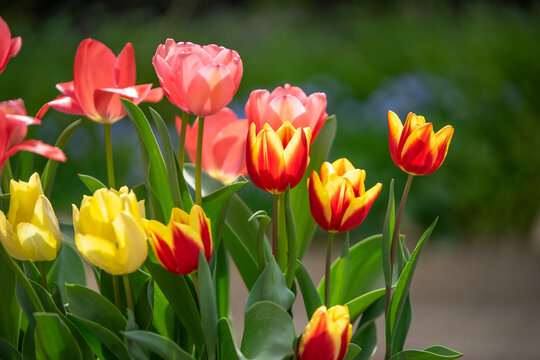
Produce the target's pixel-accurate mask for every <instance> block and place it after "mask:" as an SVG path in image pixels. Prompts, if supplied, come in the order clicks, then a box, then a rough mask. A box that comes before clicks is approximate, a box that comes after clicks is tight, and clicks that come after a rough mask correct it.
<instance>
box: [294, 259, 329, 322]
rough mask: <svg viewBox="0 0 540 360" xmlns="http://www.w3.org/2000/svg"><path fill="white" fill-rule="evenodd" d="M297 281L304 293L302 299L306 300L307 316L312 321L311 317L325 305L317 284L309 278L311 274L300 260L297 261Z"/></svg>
mask: <svg viewBox="0 0 540 360" xmlns="http://www.w3.org/2000/svg"><path fill="white" fill-rule="evenodd" d="M296 280H297V281H298V285H299V286H300V291H302V298H303V299H304V307H305V308H306V315H307V318H308V319H311V316H312V315H313V313H314V312H315V310H317V308H319V307H320V306H321V305H322V304H323V303H322V300H321V297H320V296H319V293H318V292H317V289H316V288H315V284H314V283H313V281H312V280H311V278H310V277H309V273H308V272H307V270H306V268H305V267H304V265H302V263H301V262H300V260H298V261H297V268H296Z"/></svg>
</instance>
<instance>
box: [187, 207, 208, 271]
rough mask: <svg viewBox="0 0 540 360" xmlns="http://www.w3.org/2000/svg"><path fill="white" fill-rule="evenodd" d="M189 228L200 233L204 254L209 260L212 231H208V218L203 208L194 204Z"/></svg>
mask: <svg viewBox="0 0 540 360" xmlns="http://www.w3.org/2000/svg"><path fill="white" fill-rule="evenodd" d="M190 217H191V228H192V229H193V231H194V232H195V233H197V234H199V235H200V238H201V242H202V244H203V250H204V256H205V257H206V260H207V261H210V257H211V256H212V232H211V231H210V219H209V218H207V217H206V214H205V213H204V210H203V209H202V207H200V206H199V205H197V204H195V205H193V207H192V208H191V212H190Z"/></svg>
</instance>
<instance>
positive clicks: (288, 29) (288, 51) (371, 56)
mask: <svg viewBox="0 0 540 360" xmlns="http://www.w3.org/2000/svg"><path fill="white" fill-rule="evenodd" d="M2 17H3V18H4V20H6V21H7V23H8V24H9V26H10V28H11V31H12V34H13V36H22V38H23V46H22V49H21V51H20V53H19V55H18V56H17V57H15V58H13V59H11V61H10V62H9V64H8V66H7V68H6V70H5V71H4V73H3V74H1V75H0V84H1V85H0V100H8V99H14V98H19V97H20V98H23V99H24V101H25V103H26V106H27V109H28V111H29V113H30V114H35V113H36V112H37V110H38V109H39V108H40V107H41V106H42V105H43V104H44V103H45V102H47V101H50V100H52V99H53V98H55V97H56V96H57V95H58V92H57V90H56V89H55V87H54V86H55V84H56V83H59V82H64V81H70V80H72V79H73V75H72V74H73V73H72V71H73V59H74V56H75V51H76V49H77V46H78V44H79V43H80V42H81V41H82V40H83V39H85V38H88V37H92V38H95V39H97V40H100V41H102V42H103V43H105V44H106V45H107V46H109V47H110V48H111V49H112V50H113V51H114V52H115V53H118V52H119V51H120V50H121V49H122V47H123V46H124V45H125V43H126V42H128V41H129V42H132V43H133V45H134V47H135V53H136V58H137V75H138V81H137V82H138V83H141V84H142V83H147V82H152V83H154V84H156V85H158V80H157V77H156V75H155V73H154V69H153V67H152V64H151V58H152V56H153V54H154V52H155V50H156V47H157V46H158V45H159V44H161V43H163V42H164V41H165V39H166V38H168V37H171V38H174V39H175V40H176V41H192V42H195V43H200V44H207V43H215V44H219V45H223V46H226V47H228V48H232V49H235V50H237V51H238V52H239V54H240V55H241V57H242V60H243V63H244V76H243V79H242V83H241V85H240V89H239V90H238V93H237V95H236V96H235V99H234V100H233V102H232V104H231V107H232V108H233V109H234V110H235V111H236V112H237V113H239V114H241V115H243V107H244V104H245V101H246V100H247V98H248V96H249V93H250V92H251V91H252V90H254V89H257V88H267V89H273V88H274V87H276V86H278V85H283V84H284V83H291V84H293V85H297V86H300V87H302V88H303V89H304V90H305V91H306V92H307V93H312V92H315V91H322V92H325V93H326V94H327V96H328V108H327V112H328V113H329V114H336V115H337V118H338V124H339V125H338V133H337V136H336V139H335V143H334V147H333V150H332V153H331V155H330V159H331V160H334V159H337V158H339V157H348V158H349V159H350V160H351V161H352V162H353V164H354V165H356V166H357V167H360V168H364V169H366V171H367V180H366V185H367V186H368V187H371V186H372V185H373V184H375V183H376V182H382V183H383V184H384V187H383V191H382V193H381V195H380V197H379V199H378V200H377V202H376V204H375V205H374V207H373V210H372V213H371V214H370V215H369V216H368V218H367V219H366V222H365V223H364V224H363V225H362V226H361V227H360V229H359V230H358V231H359V233H361V234H362V235H363V234H371V233H374V232H378V231H380V229H381V228H382V222H383V217H384V211H385V208H386V201H387V197H388V186H389V182H390V179H391V178H395V179H396V193H397V194H400V193H401V191H402V188H403V186H404V183H405V180H406V175H405V174H404V173H402V172H401V171H400V170H399V169H398V168H397V167H396V166H395V165H394V164H393V162H392V160H391V157H390V154H389V151H388V134H387V119H386V112H387V110H389V109H391V110H393V111H395V112H396V113H397V114H398V115H399V116H400V118H401V119H402V120H403V121H404V120H405V117H406V115H407V113H408V112H410V111H412V112H415V113H417V114H422V115H424V116H425V117H426V119H427V120H428V121H431V122H433V123H434V128H435V130H438V129H440V128H442V127H443V126H444V125H446V124H451V125H452V126H454V128H455V134H454V138H453V139H452V143H451V146H450V150H449V152H448V156H447V159H446V161H445V163H444V164H443V166H442V167H441V168H440V169H439V170H438V171H437V172H435V173H434V174H432V175H430V176H427V177H420V178H417V179H415V181H414V183H413V188H412V193H411V196H410V197H409V201H408V204H407V220H408V222H409V223H410V224H416V225H417V226H418V227H419V228H420V229H422V228H425V227H427V225H428V224H429V223H431V221H432V220H433V219H434V218H435V217H436V216H437V215H440V216H441V219H440V221H439V225H438V230H437V235H438V237H439V238H448V239H457V240H463V241H472V240H484V239H490V240H492V239H502V238H505V237H507V236H509V235H511V236H512V238H521V239H523V241H528V240H529V239H530V238H531V233H532V231H533V228H534V226H535V223H536V221H538V217H539V209H540V206H539V200H540V186H539V185H540V159H539V158H540V157H539V154H540V101H539V100H538V96H539V94H540V4H537V3H535V2H532V1H522V2H518V3H516V2H511V3H510V2H508V3H507V2H501V1H498V2H487V1H485V2H481V1H451V2H446V3H443V2H437V1H420V2H412V1H390V2H384V4H383V3H382V2H381V3H379V2H376V1H367V2H362V3H361V5H357V4H354V3H351V2H346V1H341V2H333V3H332V5H330V4H329V3H327V2H324V1H318V2H308V1H292V2H286V1H265V0H259V1H254V2H248V1H228V2H218V1H204V0H203V1H195V2H192V1H188V0H185V1H173V0H170V1H166V0H155V1H152V2H151V3H149V2H147V1H131V2H127V1H125V2H114V1H113V2H111V1H107V2H106V1H101V2H92V3H91V4H90V3H87V2H83V1H80V0H79V1H70V2H61V1H51V2H39V1H38V0H24V1H19V2H17V3H11V4H9V5H8V6H7V7H4V8H3V9H2ZM152 106H153V107H154V108H156V109H157V110H158V111H159V112H160V113H162V115H164V118H165V119H166V120H168V121H169V124H170V126H171V131H172V132H173V135H174V141H177V136H176V134H175V132H174V127H173V118H174V115H176V114H178V113H179V111H178V109H176V108H175V107H174V106H173V105H172V104H170V103H169V102H168V100H166V99H164V100H163V101H162V102H161V103H159V104H155V105H152ZM142 107H143V109H146V108H147V107H148V105H147V104H143V105H142ZM74 119H75V117H73V116H68V115H65V114H61V113H59V112H56V111H54V110H50V111H49V113H48V114H47V116H46V117H45V118H44V119H43V124H42V125H41V126H39V127H35V128H34V130H33V132H34V134H33V135H35V136H36V137H37V138H39V139H43V140H45V141H46V142H49V143H53V142H54V140H55V138H56V137H57V136H58V134H59V133H60V132H61V130H62V129H63V128H64V127H65V126H67V125H68V124H69V123H71V122H72V121H73V120H74ZM112 130H113V142H114V149H115V165H116V168H117V170H116V172H117V183H119V184H122V183H125V184H127V185H129V186H134V185H136V184H138V183H140V182H142V179H143V170H142V168H141V166H140V155H139V147H138V145H137V140H136V135H135V132H134V130H133V129H132V127H131V123H130V122H129V121H128V120H126V119H124V120H121V121H120V122H118V123H116V124H115V125H114V126H113V127H112ZM66 153H67V156H68V162H67V163H66V164H64V165H61V166H60V168H59V173H58V175H57V179H56V183H55V187H54V189H53V196H52V199H51V200H52V202H53V205H54V206H55V207H56V208H57V209H58V212H60V213H64V214H66V216H67V217H69V214H70V212H71V203H76V204H79V203H80V200H81V197H82V195H81V194H82V193H84V192H85V188H84V187H83V185H82V184H81V183H80V181H79V180H78V179H77V178H76V174H77V173H85V174H90V175H93V176H96V177H98V178H100V179H102V180H105V179H106V175H105V162H104V159H105V154H104V145H103V129H102V126H101V125H99V124H95V123H92V122H91V121H88V120H87V121H84V123H83V126H81V127H80V128H79V129H78V130H77V132H76V133H75V135H74V137H73V138H72V140H71V141H70V143H69V145H68V147H67V149H66ZM33 161H34V164H35V166H36V168H37V169H42V166H43V164H44V161H43V160H42V159H41V158H39V157H37V156H36V157H34V158H33ZM15 162H16V161H12V163H13V164H15ZM242 191H243V192H244V193H247V194H248V195H249V196H248V198H249V201H250V204H251V205H252V206H253V208H255V207H257V208H258V207H266V208H269V207H270V202H271V199H270V196H269V195H268V194H266V193H264V192H262V191H259V190H255V189H254V187H253V186H252V185H250V186H249V189H245V190H242ZM306 211H307V209H306Z"/></svg>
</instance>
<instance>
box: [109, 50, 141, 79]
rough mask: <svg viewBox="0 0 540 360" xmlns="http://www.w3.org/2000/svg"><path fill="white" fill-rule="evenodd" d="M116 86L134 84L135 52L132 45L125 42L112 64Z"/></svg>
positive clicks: (135, 76) (135, 75)
mask: <svg viewBox="0 0 540 360" xmlns="http://www.w3.org/2000/svg"><path fill="white" fill-rule="evenodd" d="M114 75H115V78H116V86H117V87H119V88H125V87H130V86H133V85H135V82H136V78H137V73H136V71H135V52H134V51H133V45H131V43H127V44H126V46H124V48H123V49H122V51H120V54H118V57H117V58H116V62H115V64H114Z"/></svg>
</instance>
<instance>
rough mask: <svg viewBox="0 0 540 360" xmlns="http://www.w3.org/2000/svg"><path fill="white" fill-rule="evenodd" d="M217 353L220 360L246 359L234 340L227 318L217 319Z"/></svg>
mask: <svg viewBox="0 0 540 360" xmlns="http://www.w3.org/2000/svg"><path fill="white" fill-rule="evenodd" d="M218 325H219V353H220V358H221V360H247V359H246V358H245V357H244V355H242V352H240V349H238V346H237V345H236V342H235V340H234V334H233V331H232V326H231V323H230V322H229V319H227V318H221V319H219V323H218Z"/></svg>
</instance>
